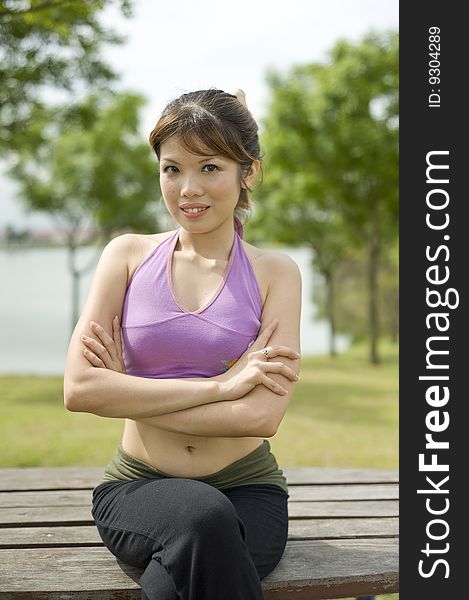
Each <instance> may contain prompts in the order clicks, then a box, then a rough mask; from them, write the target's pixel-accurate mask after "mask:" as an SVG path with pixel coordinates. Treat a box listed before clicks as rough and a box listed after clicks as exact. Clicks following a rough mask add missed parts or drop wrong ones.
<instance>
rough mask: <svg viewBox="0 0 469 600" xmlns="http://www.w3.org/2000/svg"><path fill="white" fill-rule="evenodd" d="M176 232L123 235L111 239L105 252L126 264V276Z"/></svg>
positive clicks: (130, 274)
mask: <svg viewBox="0 0 469 600" xmlns="http://www.w3.org/2000/svg"><path fill="white" fill-rule="evenodd" d="M175 232H176V230H175V229H174V230H171V231H161V232H158V233H150V234H143V233H124V234H122V235H118V236H116V237H115V238H113V239H112V240H111V241H110V242H109V243H108V244H107V246H106V249H105V250H106V252H108V253H109V252H111V253H112V254H113V255H114V256H115V257H116V259H120V260H123V261H125V262H126V263H127V268H128V275H129V277H130V276H132V273H133V272H134V271H135V269H136V268H137V267H138V266H139V264H140V263H141V262H143V261H144V260H145V258H146V257H147V256H148V255H149V254H151V252H153V250H155V248H157V247H158V246H159V245H160V244H161V243H162V242H164V241H165V240H166V239H167V238H169V237H170V236H171V235H173V234H174V233H175Z"/></svg>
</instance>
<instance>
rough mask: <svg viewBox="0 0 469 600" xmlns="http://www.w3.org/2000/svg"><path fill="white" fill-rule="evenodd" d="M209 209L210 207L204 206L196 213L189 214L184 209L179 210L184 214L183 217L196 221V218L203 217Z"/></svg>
mask: <svg viewBox="0 0 469 600" xmlns="http://www.w3.org/2000/svg"><path fill="white" fill-rule="evenodd" d="M209 208H210V206H206V207H205V208H203V209H200V208H198V209H197V210H196V211H191V212H188V211H187V210H184V208H181V211H182V212H183V213H184V216H185V217H187V218H188V219H197V218H198V217H201V216H202V215H204V214H205V213H206V212H207V210H208V209H209Z"/></svg>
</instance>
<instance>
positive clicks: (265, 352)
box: [262, 348, 269, 360]
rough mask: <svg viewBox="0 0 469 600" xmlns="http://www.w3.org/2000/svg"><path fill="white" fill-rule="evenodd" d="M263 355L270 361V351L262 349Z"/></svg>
mask: <svg viewBox="0 0 469 600" xmlns="http://www.w3.org/2000/svg"><path fill="white" fill-rule="evenodd" d="M262 354H263V355H264V356H265V357H266V358H267V360H268V359H269V351H268V350H267V348H263V349H262Z"/></svg>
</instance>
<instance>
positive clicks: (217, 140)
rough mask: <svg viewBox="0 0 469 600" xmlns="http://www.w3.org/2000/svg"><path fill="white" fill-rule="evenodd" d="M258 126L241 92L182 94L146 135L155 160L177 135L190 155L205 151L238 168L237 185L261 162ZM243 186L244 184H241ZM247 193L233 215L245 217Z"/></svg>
mask: <svg viewBox="0 0 469 600" xmlns="http://www.w3.org/2000/svg"><path fill="white" fill-rule="evenodd" d="M257 132H258V126H257V123H256V121H255V120H254V118H253V116H252V115H251V113H250V112H249V110H248V109H247V107H246V104H245V100H244V92H242V91H241V90H239V91H238V92H237V95H236V96H234V95H233V94H228V93H227V92H223V91H222V90H217V89H208V90H199V91H197V92H190V93H187V94H183V95H182V96H180V97H179V98H176V99H175V100H172V101H171V102H169V103H168V104H167V105H166V108H165V109H164V110H163V112H162V114H161V117H160V118H159V120H158V122H157V123H156V125H155V127H154V128H153V130H152V132H151V133H150V144H151V147H152V148H153V150H154V152H155V154H156V156H157V157H158V160H159V158H160V149H161V144H162V143H163V142H164V141H165V140H167V139H168V138H169V137H171V136H173V135H177V136H178V139H179V141H180V143H181V144H182V146H183V147H184V148H185V149H186V150H187V151H189V152H192V153H194V154H206V153H207V149H209V150H210V151H212V152H215V153H216V154H219V155H221V156H226V157H227V158H230V159H232V160H234V161H236V162H237V163H238V164H239V165H240V171H241V181H242V182H243V183H244V184H245V182H244V178H243V175H244V174H245V173H247V171H248V169H249V167H250V166H251V164H252V162H253V161H254V160H261V155H260V147H259V137H258V133H257ZM245 185H246V184H245ZM249 191H250V190H248V189H244V188H242V189H241V192H240V195H239V199H238V203H237V205H236V209H235V214H236V215H243V216H244V217H246V216H248V215H249V213H250V209H251V207H252V206H251V202H250V198H249Z"/></svg>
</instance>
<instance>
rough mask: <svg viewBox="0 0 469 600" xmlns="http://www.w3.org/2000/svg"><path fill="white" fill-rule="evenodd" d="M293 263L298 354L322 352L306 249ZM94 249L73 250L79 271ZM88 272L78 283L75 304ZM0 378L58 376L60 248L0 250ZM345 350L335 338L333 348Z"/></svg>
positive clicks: (65, 333)
mask: <svg viewBox="0 0 469 600" xmlns="http://www.w3.org/2000/svg"><path fill="white" fill-rule="evenodd" d="M282 252H285V253H286V254H288V255H289V256H291V258H292V259H293V260H295V262H296V263H297V264H298V266H299V268H300V271H301V274H302V280H303V298H302V303H303V307H302V319H301V352H302V354H303V356H309V355H314V354H324V353H326V352H327V351H328V327H327V323H325V322H324V321H318V320H317V319H316V318H315V314H316V310H315V307H314V305H313V304H312V302H311V297H312V285H313V273H312V271H311V253H310V250H309V249H308V248H288V249H282ZM98 257H99V252H97V250H96V249H95V248H83V249H81V250H80V251H79V254H78V262H79V266H85V265H87V264H88V263H89V262H91V263H92V264H94V265H96V263H97V260H98ZM93 273H94V267H93V268H92V269H91V270H90V271H88V273H87V274H86V275H84V276H83V277H82V279H81V294H80V297H81V298H80V299H81V305H83V303H84V301H85V300H86V296H87V294H88V290H89V287H90V285H91V280H92V277H93ZM0 275H1V280H2V291H1V293H0V374H39V375H62V373H63V370H64V367H65V356H66V353H67V347H68V342H69V339H70V334H71V314H70V312H71V275H70V274H69V272H68V267H67V250H66V249H65V248H39V249H38V248H34V249H15V250H6V249H0ZM347 346H348V338H347V337H346V336H338V339H337V349H338V351H341V350H344V349H345V348H347Z"/></svg>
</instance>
